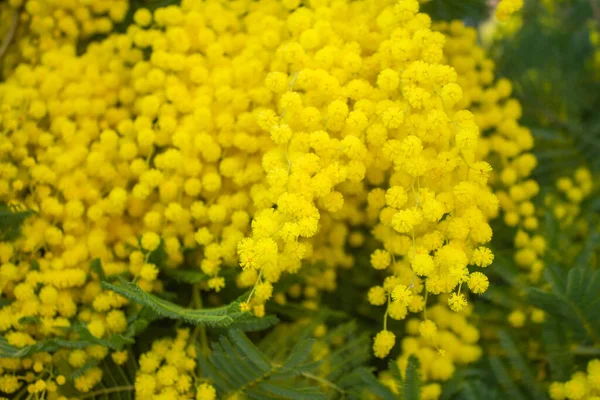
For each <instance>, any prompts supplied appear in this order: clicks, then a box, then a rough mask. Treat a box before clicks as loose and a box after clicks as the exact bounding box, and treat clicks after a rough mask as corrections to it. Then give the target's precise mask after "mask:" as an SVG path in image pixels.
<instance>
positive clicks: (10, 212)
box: [0, 203, 34, 241]
mask: <svg viewBox="0 0 600 400" xmlns="http://www.w3.org/2000/svg"><path fill="white" fill-rule="evenodd" d="M33 213H34V212H33V211H31V210H25V209H23V208H21V207H15V206H9V205H7V204H6V203H0V241H12V240H15V239H16V238H17V237H18V236H19V235H20V234H21V226H22V225H23V222H25V219H26V218H27V217H29V216H31V215H33Z"/></svg>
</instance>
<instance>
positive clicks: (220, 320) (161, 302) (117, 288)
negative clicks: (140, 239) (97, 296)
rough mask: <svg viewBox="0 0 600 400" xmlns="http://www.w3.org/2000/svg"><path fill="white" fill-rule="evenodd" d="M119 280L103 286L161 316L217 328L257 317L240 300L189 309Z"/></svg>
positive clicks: (270, 319) (269, 321)
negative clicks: (241, 307)
mask: <svg viewBox="0 0 600 400" xmlns="http://www.w3.org/2000/svg"><path fill="white" fill-rule="evenodd" d="M118 282H119V283H118V284H114V283H110V282H107V281H103V282H102V287H103V288H105V289H109V290H112V291H114V292H115V293H118V294H120V295H121V296H123V297H125V298H127V299H129V300H131V301H133V302H135V303H138V304H141V305H143V306H144V307H148V308H149V309H150V310H152V311H153V312H154V313H156V314H157V315H159V316H161V317H165V318H171V319H178V320H184V321H186V322H189V323H191V324H194V325H205V326H210V327H216V328H225V327H228V326H230V325H232V324H233V323H234V322H237V323H238V324H240V323H244V322H245V323H248V324H251V323H252V322H255V320H256V319H257V318H255V317H253V316H251V315H250V314H249V313H247V312H241V311H240V300H237V301H234V302H233V303H231V304H229V305H226V306H222V307H216V308H206V309H197V310H196V309H189V308H185V307H182V306H180V305H178V304H175V303H172V302H170V301H167V300H165V299H162V298H160V297H158V296H155V295H153V294H150V293H146V292H144V291H143V290H142V288H140V287H139V286H138V285H136V284H135V283H132V282H128V281H126V280H124V279H123V278H118ZM265 322H266V325H269V324H271V323H276V319H274V317H270V318H268V319H267V320H266V321H265ZM261 326H264V325H261Z"/></svg>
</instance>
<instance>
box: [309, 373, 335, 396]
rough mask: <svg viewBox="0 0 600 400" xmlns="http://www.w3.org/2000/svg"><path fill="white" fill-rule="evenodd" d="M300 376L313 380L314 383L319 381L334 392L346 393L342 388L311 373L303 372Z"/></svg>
mask: <svg viewBox="0 0 600 400" xmlns="http://www.w3.org/2000/svg"><path fill="white" fill-rule="evenodd" d="M300 375H302V376H303V377H305V378H307V379H311V380H313V381H317V382H319V383H321V384H323V385H325V386H327V387H330V388H332V389H333V390H335V391H336V392H338V393H345V392H344V389H342V388H341V387H339V386H338V385H336V384H335V383H333V382H329V381H328V380H327V379H323V378H321V377H319V376H316V375H313V374H311V373H310V372H301V373H300Z"/></svg>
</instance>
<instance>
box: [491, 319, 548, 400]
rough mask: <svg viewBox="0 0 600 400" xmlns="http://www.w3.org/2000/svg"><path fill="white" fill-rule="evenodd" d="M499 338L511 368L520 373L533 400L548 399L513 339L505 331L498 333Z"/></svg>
mask: <svg viewBox="0 0 600 400" xmlns="http://www.w3.org/2000/svg"><path fill="white" fill-rule="evenodd" d="M498 337H499V338H500V345H501V346H502V349H503V350H504V351H505V352H506V355H507V356H508V359H509V360H510V362H511V366H512V367H513V368H514V369H515V370H517V372H518V373H519V375H520V378H521V380H522V381H523V384H524V386H525V388H526V389H527V391H528V392H529V393H530V395H531V396H532V397H531V398H534V399H540V400H543V399H547V398H548V397H547V396H546V393H545V392H544V391H543V390H542V389H541V388H540V385H539V383H538V381H537V380H536V379H535V376H534V374H533V371H532V368H531V366H530V365H529V363H528V362H527V359H526V357H525V356H523V354H522V353H521V352H520V351H519V349H518V348H517V345H516V343H515V342H514V340H513V338H512V337H511V336H510V335H509V334H508V333H507V332H506V331H503V330H500V331H499V332H498Z"/></svg>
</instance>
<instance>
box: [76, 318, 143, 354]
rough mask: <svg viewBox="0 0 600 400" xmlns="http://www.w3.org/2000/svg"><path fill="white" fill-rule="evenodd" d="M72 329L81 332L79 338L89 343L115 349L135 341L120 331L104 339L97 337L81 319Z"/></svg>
mask: <svg viewBox="0 0 600 400" xmlns="http://www.w3.org/2000/svg"><path fill="white" fill-rule="evenodd" d="M71 329H72V331H73V332H76V333H77V334H79V340H82V341H84V342H86V343H88V345H92V344H99V345H101V346H105V347H108V348H110V349H113V350H121V349H123V347H125V346H127V345H130V344H133V343H135V340H133V338H131V337H127V336H125V335H121V334H118V333H114V334H112V335H110V336H108V337H107V338H103V339H100V338H97V337H95V336H94V335H92V334H91V333H90V331H89V330H88V329H87V327H86V326H85V325H84V324H83V323H82V322H79V321H78V322H75V323H74V324H73V325H72V327H71Z"/></svg>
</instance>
